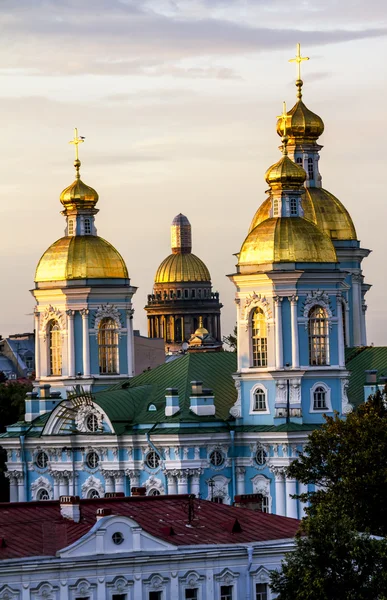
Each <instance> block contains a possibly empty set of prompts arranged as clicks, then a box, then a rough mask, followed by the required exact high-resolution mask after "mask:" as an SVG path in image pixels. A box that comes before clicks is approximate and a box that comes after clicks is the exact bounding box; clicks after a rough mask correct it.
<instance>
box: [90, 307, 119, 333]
mask: <svg viewBox="0 0 387 600" xmlns="http://www.w3.org/2000/svg"><path fill="white" fill-rule="evenodd" d="M102 319H113V321H115V323H116V326H117V329H118V333H121V330H122V322H121V313H120V311H119V310H118V308H117V307H116V306H114V304H109V303H108V304H101V306H99V307H98V308H97V310H96V311H95V313H94V318H93V327H94V329H95V333H96V335H97V336H98V329H99V325H100V323H101V321H102Z"/></svg>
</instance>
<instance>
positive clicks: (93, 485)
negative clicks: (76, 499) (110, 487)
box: [81, 475, 105, 498]
mask: <svg viewBox="0 0 387 600" xmlns="http://www.w3.org/2000/svg"><path fill="white" fill-rule="evenodd" d="M81 489H82V498H87V497H88V493H89V492H90V490H96V491H97V492H98V493H99V495H100V497H101V498H103V496H104V494H105V489H104V487H103V485H102V482H101V481H100V479H97V478H96V477H94V475H90V477H88V478H87V479H86V481H85V483H84V484H83V485H82V488H81Z"/></svg>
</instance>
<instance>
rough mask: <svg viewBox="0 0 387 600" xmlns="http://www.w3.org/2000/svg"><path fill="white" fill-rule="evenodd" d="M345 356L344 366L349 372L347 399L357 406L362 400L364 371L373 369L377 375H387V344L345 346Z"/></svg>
mask: <svg viewBox="0 0 387 600" xmlns="http://www.w3.org/2000/svg"><path fill="white" fill-rule="evenodd" d="M345 358H346V367H347V369H348V371H350V372H351V375H350V378H349V387H348V399H349V401H350V403H351V404H354V405H355V406H357V405H358V404H360V403H361V402H363V401H364V385H365V383H366V375H365V371H369V370H372V369H375V370H377V371H378V377H380V376H382V375H384V376H387V346H379V347H373V346H369V347H367V346H365V347H361V348H347V349H346V352H345Z"/></svg>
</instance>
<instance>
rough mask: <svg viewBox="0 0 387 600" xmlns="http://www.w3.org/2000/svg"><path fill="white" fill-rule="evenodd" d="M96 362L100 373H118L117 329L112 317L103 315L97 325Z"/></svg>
mask: <svg viewBox="0 0 387 600" xmlns="http://www.w3.org/2000/svg"><path fill="white" fill-rule="evenodd" d="M98 362H99V372H100V374H101V375H119V371H120V370H119V355H118V330H117V323H116V321H115V319H113V318H112V317H104V318H103V319H101V321H100V322H99V325H98Z"/></svg>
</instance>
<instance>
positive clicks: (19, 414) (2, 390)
mask: <svg viewBox="0 0 387 600" xmlns="http://www.w3.org/2000/svg"><path fill="white" fill-rule="evenodd" d="M31 390H32V383H21V382H19V381H6V382H5V383H0V433H2V432H4V431H5V428H6V426H7V425H11V423H15V422H16V421H18V420H19V419H21V418H23V415H24V410H25V409H24V402H25V397H26V393H27V392H31Z"/></svg>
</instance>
